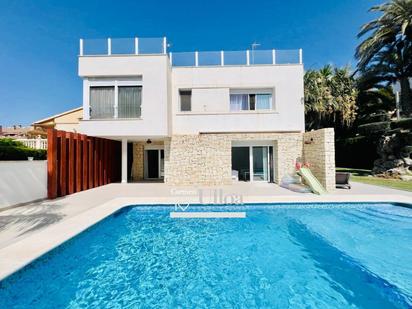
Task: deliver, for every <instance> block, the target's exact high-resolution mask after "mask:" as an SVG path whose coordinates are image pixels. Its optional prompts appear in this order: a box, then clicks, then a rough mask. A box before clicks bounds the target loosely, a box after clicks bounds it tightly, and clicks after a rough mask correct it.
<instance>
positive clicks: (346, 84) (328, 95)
mask: <svg viewBox="0 0 412 309" xmlns="http://www.w3.org/2000/svg"><path fill="white" fill-rule="evenodd" d="M304 83H305V114H306V128H307V129H308V130H311V129H320V128H324V127H335V128H336V129H339V128H347V127H349V126H350V125H351V124H352V123H353V121H354V120H355V117H356V97H357V89H356V83H355V79H354V77H353V76H352V75H351V73H350V70H349V68H333V67H332V66H330V65H326V66H324V67H323V68H321V69H320V70H308V71H307V72H306V73H305V76H304Z"/></svg>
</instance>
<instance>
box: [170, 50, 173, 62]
mask: <svg viewBox="0 0 412 309" xmlns="http://www.w3.org/2000/svg"><path fill="white" fill-rule="evenodd" d="M169 61H170V65H173V55H172V52H169Z"/></svg>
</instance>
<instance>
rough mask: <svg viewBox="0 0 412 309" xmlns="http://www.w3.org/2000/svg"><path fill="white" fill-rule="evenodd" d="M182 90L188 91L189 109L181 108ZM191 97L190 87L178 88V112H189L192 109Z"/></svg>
mask: <svg viewBox="0 0 412 309" xmlns="http://www.w3.org/2000/svg"><path fill="white" fill-rule="evenodd" d="M182 92H189V93H190V109H189V110H182ZM192 97H193V92H192V89H188V88H182V89H179V112H181V113H189V112H191V111H192Z"/></svg>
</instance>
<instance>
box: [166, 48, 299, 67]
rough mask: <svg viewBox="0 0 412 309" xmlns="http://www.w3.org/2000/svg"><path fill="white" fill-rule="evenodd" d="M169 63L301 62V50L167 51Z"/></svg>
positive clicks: (217, 64) (202, 64)
mask: <svg viewBox="0 0 412 309" xmlns="http://www.w3.org/2000/svg"><path fill="white" fill-rule="evenodd" d="M169 58H170V63H171V65H172V66H175V67H185V66H195V67H199V66H230V65H261V64H302V50H301V49H296V50H275V49H272V50H243V51H223V50H222V51H208V52H197V51H195V52H177V53H171V52H170V53H169Z"/></svg>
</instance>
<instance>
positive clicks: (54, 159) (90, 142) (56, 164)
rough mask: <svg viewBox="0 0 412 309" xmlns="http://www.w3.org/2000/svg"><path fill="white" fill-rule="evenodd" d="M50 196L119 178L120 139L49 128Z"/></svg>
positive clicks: (114, 180) (117, 180)
mask: <svg viewBox="0 0 412 309" xmlns="http://www.w3.org/2000/svg"><path fill="white" fill-rule="evenodd" d="M47 143H48V147H47V196H48V198H49V199H54V198H56V197H60V196H65V195H67V194H72V193H76V192H80V191H84V190H87V189H91V188H95V187H99V186H103V185H106V184H109V183H112V182H119V181H120V176H121V174H120V171H121V142H118V141H113V140H109V139H105V138H99V137H91V136H87V135H84V134H79V133H72V132H66V131H58V130H54V129H48V131H47Z"/></svg>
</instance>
